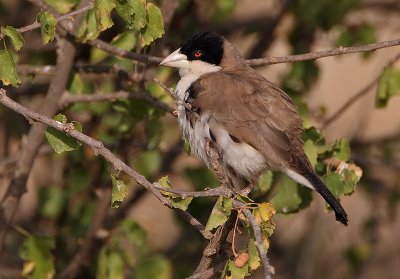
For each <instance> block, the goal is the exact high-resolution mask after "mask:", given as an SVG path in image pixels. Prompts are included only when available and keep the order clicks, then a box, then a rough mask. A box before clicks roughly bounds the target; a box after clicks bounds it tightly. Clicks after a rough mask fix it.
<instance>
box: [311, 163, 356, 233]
mask: <svg viewBox="0 0 400 279" xmlns="http://www.w3.org/2000/svg"><path fill="white" fill-rule="evenodd" d="M304 177H305V178H306V179H307V180H308V181H309V182H310V183H311V184H312V186H313V188H314V189H315V190H316V191H317V192H318V193H319V194H320V195H321V196H322V197H323V198H324V200H325V201H326V202H327V203H328V204H329V206H330V207H331V208H332V209H333V210H334V211H335V216H336V221H338V222H340V223H342V224H343V225H346V226H347V222H348V218H347V213H346V211H345V210H344V208H343V207H342V205H341V204H340V202H339V201H338V200H337V199H336V198H335V196H334V195H333V194H332V193H331V191H329V189H328V187H326V185H325V184H324V182H322V180H321V179H320V178H319V177H318V175H317V174H316V173H315V172H314V171H312V170H307V171H306V172H305V173H304Z"/></svg>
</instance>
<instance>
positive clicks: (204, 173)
mask: <svg viewBox="0 0 400 279" xmlns="http://www.w3.org/2000/svg"><path fill="white" fill-rule="evenodd" d="M185 175H186V176H187V177H188V178H189V179H190V181H191V182H192V184H193V185H194V187H196V189H204V187H217V186H218V185H219V182H218V179H217V178H216V177H215V175H214V173H213V172H211V171H210V170H209V169H208V168H207V167H190V168H186V169H185Z"/></svg>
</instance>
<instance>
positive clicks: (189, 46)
mask: <svg viewBox="0 0 400 279" xmlns="http://www.w3.org/2000/svg"><path fill="white" fill-rule="evenodd" d="M180 52H181V53H182V54H185V55H186V56H187V58H188V60H189V61H192V60H202V61H204V62H207V63H210V64H214V65H219V64H220V63H221V60H222V57H223V55H224V37H222V36H221V35H219V34H217V33H215V32H212V31H199V32H196V33H193V34H192V35H191V36H190V37H189V38H188V39H186V40H185V41H184V42H183V43H182V45H181V50H180Z"/></svg>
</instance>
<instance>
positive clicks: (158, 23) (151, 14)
mask: <svg viewBox="0 0 400 279" xmlns="http://www.w3.org/2000/svg"><path fill="white" fill-rule="evenodd" d="M146 9H147V24H146V26H145V27H144V29H143V30H142V36H141V42H140V46H141V47H145V46H147V45H149V44H151V43H152V42H153V41H154V40H155V39H157V38H161V37H162V35H163V34H164V23H163V19H162V14H161V10H160V9H159V8H158V7H157V6H156V5H154V4H152V3H148V4H147V6H146Z"/></svg>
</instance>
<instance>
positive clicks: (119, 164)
mask: <svg viewBox="0 0 400 279" xmlns="http://www.w3.org/2000/svg"><path fill="white" fill-rule="evenodd" d="M0 103H1V104H3V105H4V106H6V107H8V108H10V109H12V110H13V111H15V112H17V113H19V114H22V115H24V116H25V117H26V118H27V119H31V120H34V121H38V122H40V123H43V124H45V125H47V126H49V127H53V128H54V129H57V130H59V131H61V132H64V133H65V134H67V135H69V136H71V137H73V138H75V139H77V140H79V141H81V142H82V143H84V144H86V145H88V146H90V147H91V148H92V149H93V150H94V152H95V154H100V155H101V156H103V157H104V159H106V160H107V161H108V162H110V163H111V164H112V165H113V166H114V168H115V169H116V170H117V171H123V172H124V173H126V174H127V175H128V176H130V177H131V178H133V179H134V180H135V181H136V182H137V183H138V184H140V185H142V186H143V187H144V188H146V190H148V191H150V192H151V193H152V194H153V195H154V196H156V198H157V199H158V200H159V201H160V202H161V203H162V204H163V205H166V206H168V207H170V208H173V207H172V206H171V202H170V200H169V199H168V198H167V197H165V196H163V195H162V193H161V192H160V190H158V189H157V188H156V187H161V185H159V184H158V183H157V182H154V183H151V182H149V181H148V180H147V179H146V178H145V177H144V176H142V175H140V174H139V173H138V172H136V171H135V170H133V169H132V168H130V167H129V166H128V165H126V164H125V163H124V162H123V161H121V160H120V159H119V158H118V157H117V156H116V155H114V154H113V153H112V152H111V151H110V150H109V149H107V148H106V147H104V144H103V143H102V142H101V141H98V140H95V139H93V138H91V137H89V136H87V135H85V134H83V133H81V132H79V131H77V130H75V129H74V128H73V126H72V125H71V124H70V123H65V124H64V123H61V122H58V121H56V120H54V119H52V118H49V117H47V116H44V115H42V114H40V113H37V112H34V111H32V110H30V109H28V108H27V107H24V106H22V105H20V104H18V103H17V102H15V101H13V100H11V99H10V98H9V97H7V95H6V91H5V90H4V89H1V88H0ZM176 210H177V212H178V213H179V214H181V216H183V217H184V218H185V220H188V221H189V223H190V224H195V226H194V227H195V228H196V229H197V230H199V232H200V233H201V234H202V235H203V236H204V237H205V238H206V239H208V238H210V237H211V236H212V233H211V232H210V231H208V230H207V229H205V228H204V226H203V225H201V223H200V222H199V221H197V220H196V219H195V218H194V217H193V216H191V215H190V214H189V213H188V212H186V211H182V210H179V209H176Z"/></svg>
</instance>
